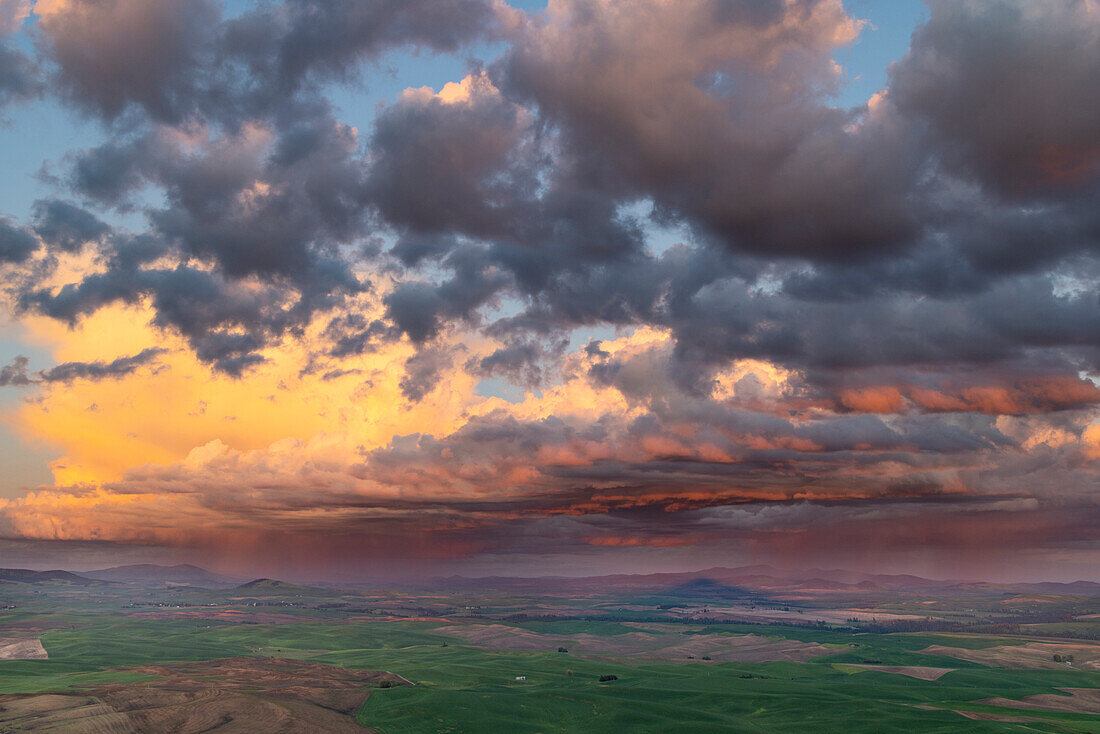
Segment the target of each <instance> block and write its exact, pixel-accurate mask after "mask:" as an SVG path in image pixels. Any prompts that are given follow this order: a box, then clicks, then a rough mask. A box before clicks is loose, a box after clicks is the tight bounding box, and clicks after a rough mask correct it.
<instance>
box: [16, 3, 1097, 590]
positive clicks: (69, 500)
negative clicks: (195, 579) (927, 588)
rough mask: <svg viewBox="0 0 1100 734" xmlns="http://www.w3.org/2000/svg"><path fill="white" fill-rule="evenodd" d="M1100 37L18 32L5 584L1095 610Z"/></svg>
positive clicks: (339, 29) (902, 9)
mask: <svg viewBox="0 0 1100 734" xmlns="http://www.w3.org/2000/svg"><path fill="white" fill-rule="evenodd" d="M1098 75H1100V5H1098V4H1097V3H1096V2H1095V1H1094V0H1054V1H1051V2H1044V3H1034V2H1025V1H1023V0H1019V1H1014V0H982V1H978V0H952V1H951V2H947V1H940V0H932V1H931V2H929V3H921V2H910V1H908V0H905V1H901V0H896V1H895V0H891V1H890V2H886V1H885V0H882V1H879V2H875V1H872V0H849V1H848V2H840V0H629V2H628V1H627V0H551V1H550V2H549V3H548V4H547V3H544V2H538V1H532V2H522V3H521V2H512V3H508V2H505V0H431V1H427V0H371V1H370V2H355V1H353V0H326V1H324V2H322V1H321V0H283V1H281V2H279V1H277V0H270V1H267V2H248V1H246V0H232V1H226V2H220V1H219V0H163V1H162V2H157V3H148V2H146V1H145V0H0V168H2V170H3V171H4V175H3V176H2V177H0V284H2V289H0V466H2V467H3V472H0V565H7V566H22V567H30V568H47V567H63V568H69V569H74V570H87V569H91V568H97V567H104V566H109V565H114V564H118V563H130V562H143V561H154V562H179V561H188V562H194V563H200V564H202V565H204V566H207V567H209V568H212V569H214V570H218V571H222V572H227V573H237V574H241V575H248V574H251V575H272V576H281V577H284V578H291V579H307V578H316V579H320V578H329V579H355V578H363V579H367V578H399V577H407V576H409V575H442V574H453V573H459V574H465V575H520V576H532V575H577V574H597V573H610V572H616V573H618V572H647V571H669V570H688V569H698V568H705V567H707V566H715V565H725V566H736V565H743V564H751V563H773V564H777V565H781V566H786V567H809V566H818V567H843V568H849V569H854V570H866V571H879V572H908V573H920V574H924V575H927V576H934V577H938V578H985V579H991V580H1017V579H1018V580H1032V579H1047V580H1073V579H1078V578H1085V579H1091V580H1096V581H1100V530H1098V528H1100V295H1098V293H1097V282H1098V275H1100V214H1098V212H1100V205H1098V204H1100V202H1098V199H1100V86H1098V85H1097V84H1096V83H1095V80H1096V78H1097V76H1098Z"/></svg>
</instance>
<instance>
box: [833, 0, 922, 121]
mask: <svg viewBox="0 0 1100 734" xmlns="http://www.w3.org/2000/svg"><path fill="white" fill-rule="evenodd" d="M844 8H845V10H847V11H848V14H849V15H851V16H852V17H855V18H858V19H860V20H863V21H866V24H865V25H864V27H863V31H862V32H861V33H860V34H859V37H858V38H857V39H856V40H855V42H854V43H852V44H851V45H850V46H847V47H845V48H842V49H839V50H838V51H837V52H836V53H835V54H833V58H834V59H835V60H836V62H837V63H838V64H840V66H841V67H843V69H844V72H845V82H844V83H843V84H842V85H841V87H840V89H839V90H838V91H837V94H836V97H835V104H837V105H838V106H840V107H858V106H859V105H862V104H865V103H866V102H867V100H868V99H870V98H871V95H873V94H874V93H875V92H878V91H880V90H882V89H884V88H885V87H886V85H887V81H888V69H889V67H890V64H891V63H893V62H895V61H898V60H899V59H901V58H902V57H903V56H904V55H905V52H906V51H907V50H908V49H909V39H910V37H911V36H912V34H913V31H914V30H916V28H917V26H919V25H920V24H922V23H924V22H925V21H926V20H927V19H928V6H927V5H926V4H925V3H924V1H923V0H845V2H844Z"/></svg>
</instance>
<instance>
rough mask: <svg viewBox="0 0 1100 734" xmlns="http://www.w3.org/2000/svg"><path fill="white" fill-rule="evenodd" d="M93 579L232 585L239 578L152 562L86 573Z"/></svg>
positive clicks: (189, 566)
mask: <svg viewBox="0 0 1100 734" xmlns="http://www.w3.org/2000/svg"><path fill="white" fill-rule="evenodd" d="M84 575H85V576H87V577H88V578H91V579H99V580H102V581H114V582H118V583H124V584H157V585H161V584H184V585H187V586H230V585H232V584H235V583H237V579H233V578H230V577H229V576H222V575H221V574H216V573H213V572H211V571H207V570H206V569H205V568H199V567H198V566H192V565H191V564H189V563H181V564H178V565H175V566H158V565H156V564H152V563H138V564H133V565H129V566H115V567H114V568H104V569H102V570H99V571H88V572H87V573H85V574H84Z"/></svg>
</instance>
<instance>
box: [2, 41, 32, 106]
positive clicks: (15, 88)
mask: <svg viewBox="0 0 1100 734" xmlns="http://www.w3.org/2000/svg"><path fill="white" fill-rule="evenodd" d="M41 89H42V86H41V84H40V81H39V75H38V69H37V68H36V67H35V64H34V62H33V61H32V60H31V59H30V58H29V57H28V56H27V55H26V54H24V53H23V52H21V51H19V50H17V49H14V48H11V47H10V46H9V44H8V42H7V41H6V40H5V39H4V37H3V34H2V33H0V110H2V109H3V108H4V107H5V106H7V105H8V104H9V103H12V102H16V101H20V100H26V99H30V98H31V97H34V96H36V95H37V94H38V93H39V92H40V91H41Z"/></svg>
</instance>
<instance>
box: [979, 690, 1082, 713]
mask: <svg viewBox="0 0 1100 734" xmlns="http://www.w3.org/2000/svg"><path fill="white" fill-rule="evenodd" d="M1058 690H1060V691H1065V692H1066V693H1067V694H1069V695H1067V696H1061V695H1058V694H1056V693H1039V694H1036V695H1034V696H1024V697H1023V698H1021V699H1011V698H987V699H984V700H982V701H977V703H984V704H988V705H990V706H1004V707H1006V708H1014V709H1037V710H1041V711H1067V712H1070V713H1075V714H1100V689H1098V688H1059V689H1058Z"/></svg>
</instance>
